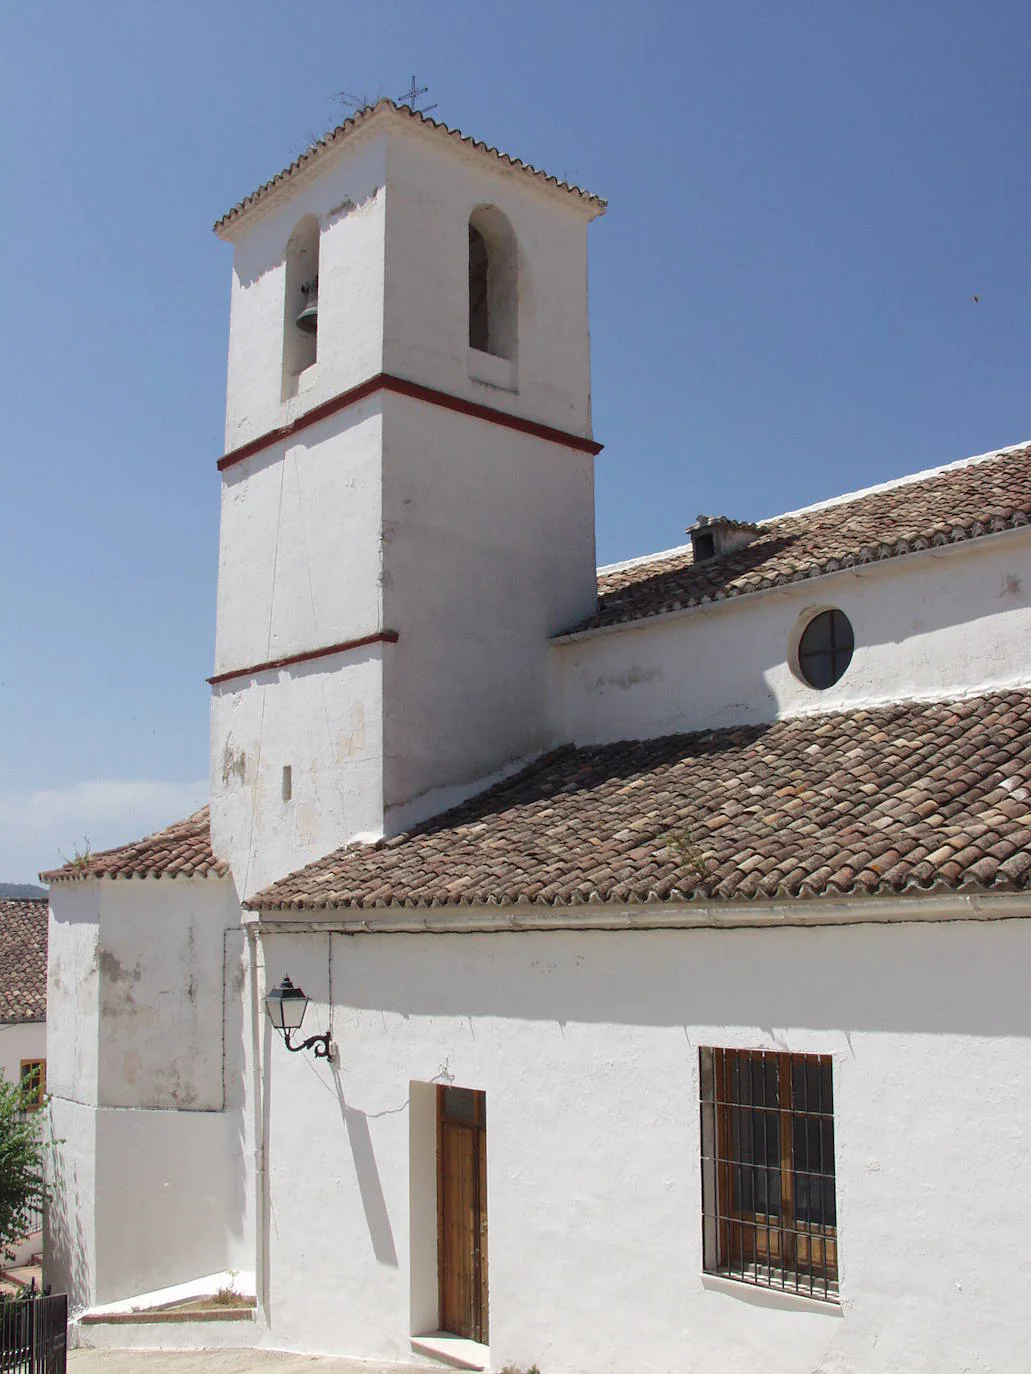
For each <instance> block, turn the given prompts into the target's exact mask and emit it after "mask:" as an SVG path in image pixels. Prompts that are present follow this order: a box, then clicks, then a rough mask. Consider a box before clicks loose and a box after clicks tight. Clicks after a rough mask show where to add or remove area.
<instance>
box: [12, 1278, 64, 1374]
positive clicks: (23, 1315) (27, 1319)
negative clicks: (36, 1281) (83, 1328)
mask: <svg viewBox="0 0 1031 1374" xmlns="http://www.w3.org/2000/svg"><path fill="white" fill-rule="evenodd" d="M67 1361H68V1295H67V1294H66V1293H54V1294H52V1295H51V1294H49V1293H32V1294H29V1295H28V1296H26V1297H20V1298H9V1299H3V1300H0V1374H67V1367H68V1366H67Z"/></svg>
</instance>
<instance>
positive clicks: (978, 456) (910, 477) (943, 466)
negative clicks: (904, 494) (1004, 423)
mask: <svg viewBox="0 0 1031 1374" xmlns="http://www.w3.org/2000/svg"><path fill="white" fill-rule="evenodd" d="M1029 446H1031V439H1021V440H1020V442H1019V443H1016V444H1006V445H1004V446H1003V447H1002V448H990V449H988V450H987V451H986V452H985V453H971V454H969V455H968V456H967V457H966V458H954V459H952V460H951V461H950V462H948V463H939V464H937V465H936V466H934V467H929V468H921V469H920V470H919V471H918V472H905V473H903V474H902V476H901V477H889V478H888V479H887V480H886V481H884V482H874V483H873V485H872V486H869V487H857V488H856V489H855V490H854V491H843V492H841V493H840V494H839V495H838V496H827V497H825V498H824V499H823V500H822V501H813V502H811V503H810V504H809V505H808V506H799V507H798V508H797V509H796V510H785V511H781V512H780V514H779V515H771V516H770V517H769V518H768V519H766V520H760V521H759V524H760V525H775V524H777V522H778V521H780V520H794V519H796V518H797V517H798V516H800V515H814V514H816V512H817V511H825V510H833V509H834V507H835V506H847V505H850V504H851V503H852V502H853V501H861V500H863V499H864V498H865V497H867V496H882V495H884V494H886V493H888V492H892V491H899V490H901V489H902V488H903V487H912V486H915V485H916V484H917V483H919V482H927V481H930V479H931V478H933V477H944V476H947V475H948V474H949V473H951V472H961V471H963V470H964V469H966V468H973V467H977V466H978V465H979V464H981V463H990V462H991V461H992V460H993V459H995V458H1005V457H1006V456H1007V455H1008V454H1011V453H1020V451H1021V450H1022V449H1026V448H1028V447H1029Z"/></svg>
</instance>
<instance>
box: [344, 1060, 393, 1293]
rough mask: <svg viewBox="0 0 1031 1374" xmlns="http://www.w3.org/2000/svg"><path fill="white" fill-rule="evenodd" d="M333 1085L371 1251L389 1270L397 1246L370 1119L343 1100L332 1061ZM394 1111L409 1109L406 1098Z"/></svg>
mask: <svg viewBox="0 0 1031 1374" xmlns="http://www.w3.org/2000/svg"><path fill="white" fill-rule="evenodd" d="M333 1087H334V1088H335V1089H336V1096H337V1103H338V1104H339V1107H340V1116H341V1119H342V1120H343V1123H344V1127H345V1129H346V1131H347V1139H348V1142H349V1144H350V1146H351V1154H352V1155H353V1157H354V1172H355V1176H356V1177H357V1179H358V1190H359V1192H360V1193H361V1199H362V1208H363V1210H364V1212H365V1220H366V1222H367V1224H368V1227H369V1237H370V1239H371V1240H372V1249H373V1253H374V1254H375V1256H376V1259H377V1260H378V1261H379V1262H380V1264H387V1265H389V1266H390V1267H391V1269H396V1268H397V1247H396V1246H395V1245H394V1233H393V1231H392V1230H391V1229H390V1217H389V1216H388V1214H387V1200H386V1198H385V1197H384V1196H383V1184H382V1183H381V1182H380V1176H379V1167H378V1166H377V1164H376V1153H375V1151H374V1150H373V1148H372V1133H371V1132H370V1130H369V1118H368V1116H367V1115H366V1114H365V1112H361V1111H358V1110H357V1108H355V1107H349V1106H348V1105H347V1102H346V1101H345V1099H344V1087H343V1084H342V1083H341V1081H340V1070H339V1068H338V1067H337V1065H336V1064H335V1063H334V1064H333ZM394 1110H395V1111H397V1112H406V1111H407V1110H408V1103H407V1101H406V1102H404V1103H403V1104H402V1105H401V1106H400V1107H397V1108H394Z"/></svg>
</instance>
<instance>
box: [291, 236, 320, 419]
mask: <svg viewBox="0 0 1031 1374" xmlns="http://www.w3.org/2000/svg"><path fill="white" fill-rule="evenodd" d="M318 340H319V222H318V220H317V219H316V218H315V216H314V215H306V216H305V217H304V219H302V220H301V222H300V223H299V224H298V225H297V227H296V228H295V229H294V231H293V233H292V234H291V235H290V240H289V242H288V243H287V246H286V286H285V291H284V307H283V399H284V400H286V399H287V398H288V397H290V396H295V395H296V394H297V390H298V378H299V377H300V375H301V373H302V372H306V371H307V369H308V368H309V367H313V366H314V364H315V360H316V358H317V356H318Z"/></svg>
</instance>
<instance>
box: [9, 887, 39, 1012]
mask: <svg viewBox="0 0 1031 1374" xmlns="http://www.w3.org/2000/svg"><path fill="white" fill-rule="evenodd" d="M49 918H50V908H49V905H48V903H47V900H46V898H45V897H44V898H34V899H32V900H31V901H24V900H21V899H16V898H6V897H5V898H0V1022H4V1023H7V1024H10V1023H12V1022H25V1021H45V1020H46V1019H47V922H48V921H49Z"/></svg>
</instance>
